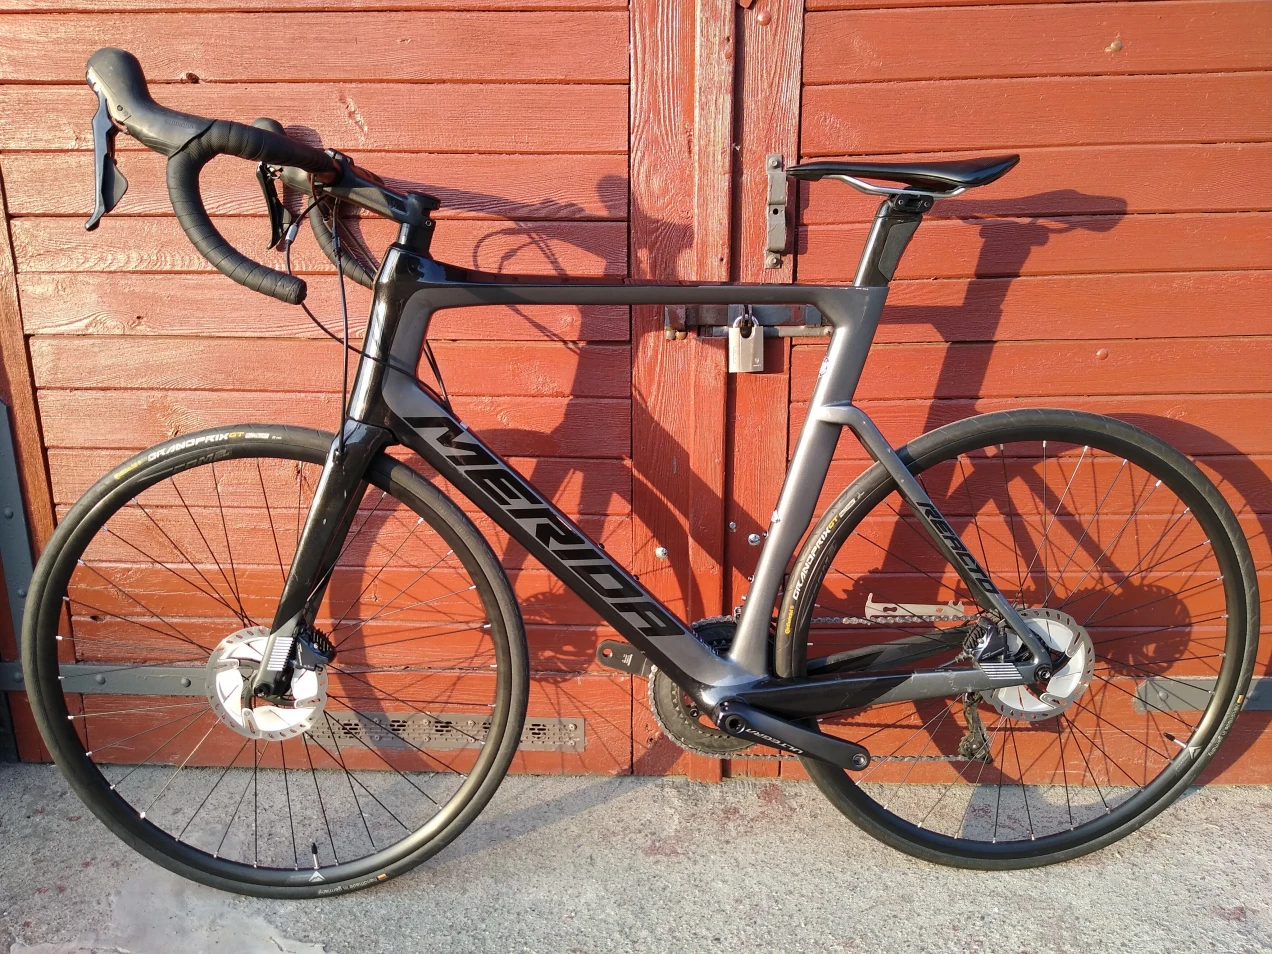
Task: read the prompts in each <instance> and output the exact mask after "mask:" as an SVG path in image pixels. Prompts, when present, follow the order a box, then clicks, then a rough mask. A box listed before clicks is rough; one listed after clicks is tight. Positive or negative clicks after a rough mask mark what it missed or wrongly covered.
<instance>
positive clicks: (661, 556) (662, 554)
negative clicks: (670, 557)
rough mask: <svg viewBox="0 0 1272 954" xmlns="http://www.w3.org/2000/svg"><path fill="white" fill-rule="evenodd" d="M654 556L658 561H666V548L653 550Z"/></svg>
mask: <svg viewBox="0 0 1272 954" xmlns="http://www.w3.org/2000/svg"><path fill="white" fill-rule="evenodd" d="M654 556H656V557H658V559H660V560H665V559H667V548H666V547H657V548H656V549H655V550H654Z"/></svg>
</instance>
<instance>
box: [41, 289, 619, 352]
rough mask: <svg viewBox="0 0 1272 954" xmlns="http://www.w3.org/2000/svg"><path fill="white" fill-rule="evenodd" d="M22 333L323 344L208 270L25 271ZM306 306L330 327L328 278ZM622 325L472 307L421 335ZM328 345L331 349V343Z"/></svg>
mask: <svg viewBox="0 0 1272 954" xmlns="http://www.w3.org/2000/svg"><path fill="white" fill-rule="evenodd" d="M18 289H19V293H20V296H21V299H22V302H23V306H24V313H23V317H24V319H25V322H26V330H27V333H28V334H39V335H86V334H110V335H198V336H204V335H207V336H217V337H253V338H262V337H277V338H325V336H324V335H323V334H322V332H321V331H319V330H318V329H317V328H315V327H314V325H313V323H312V322H310V320H309V318H308V317H307V316H306V315H305V313H304V312H302V311H301V310H300V309H298V308H295V307H293V306H291V305H285V304H283V303H282V302H279V301H276V300H274V299H273V298H266V297H265V296H263V295H259V294H257V293H256V292H253V291H249V290H248V289H246V288H244V287H242V286H241V285H237V284H235V283H234V282H231V281H229V280H228V279H226V278H224V277H222V276H221V275H216V274H207V275H145V274H135V273H134V274H118V273H110V272H80V273H74V274H70V273H60V272H28V273H26V274H23V275H22V276H20V277H19V279H18ZM345 289H346V293H347V295H348V300H349V315H350V334H351V336H352V337H353V338H355V339H360V338H361V337H362V334H363V331H364V329H365V326H366V318H365V317H364V316H365V315H366V314H367V313H368V312H369V310H370V306H371V293H370V292H369V291H367V290H366V289H364V288H362V287H361V286H359V285H354V284H353V283H352V282H348V283H346V285H345ZM305 303H306V304H307V305H309V307H310V309H311V310H312V311H313V312H314V313H315V314H317V315H318V317H319V318H321V319H323V320H324V321H326V322H327V324H328V326H329V327H331V328H333V329H335V328H338V327H339V320H340V291H339V288H338V287H337V285H336V281H335V276H334V272H333V274H332V276H331V277H329V278H314V279H311V280H310V282H309V295H308V297H307V298H306V299H305ZM629 324H630V321H629V319H628V315H627V309H626V308H625V307H619V306H601V305H598V306H586V307H578V306H574V305H527V306H518V307H517V308H515V309H513V308H505V307H501V306H494V305H491V306H480V307H476V308H450V309H447V310H445V311H440V312H438V313H437V314H436V315H435V316H434V318H433V321H432V323H431V324H430V325H429V338H430V339H431V340H433V341H440V340H472V341H542V340H545V339H547V340H550V341H626V340H627V336H628V331H629ZM332 346H333V347H334V344H333V345H332Z"/></svg>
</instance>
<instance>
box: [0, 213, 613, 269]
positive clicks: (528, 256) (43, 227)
mask: <svg viewBox="0 0 1272 954" xmlns="http://www.w3.org/2000/svg"><path fill="white" fill-rule="evenodd" d="M216 226H217V228H218V229H220V231H221V234H222V235H224V236H225V238H226V240H227V241H229V242H230V244H231V245H233V246H234V247H235V248H239V249H254V250H259V251H255V252H254V253H253V254H254V255H257V256H259V260H260V261H262V262H263V263H264V264H266V265H269V266H271V267H273V268H277V269H280V270H281V269H282V268H283V267H284V263H283V256H282V255H281V254H279V253H277V252H270V251H267V250H266V249H265V248H264V245H265V241H266V240H265V236H266V235H267V233H268V225H267V224H266V221H265V220H264V219H257V218H250V219H249V218H231V219H221V220H219V221H217V222H216ZM11 228H12V232H13V246H14V253H15V255H16V258H17V262H18V270H19V271H28V272H75V271H108V272H211V271H213V270H214V269H213V268H212V266H211V265H210V264H209V263H208V262H207V260H206V259H204V258H203V256H202V255H200V254H199V253H198V252H197V251H195V248H194V246H193V245H191V244H190V241H189V240H188V239H187V238H186V237H185V233H184V232H182V231H181V227H180V226H179V225H178V224H177V220H176V219H175V218H171V217H168V218H150V217H146V218H142V217H134V218H124V219H115V220H113V221H112V220H110V219H106V220H103V222H102V224H101V226H100V227H99V228H98V229H97V230H96V231H94V232H85V231H84V226H83V224H82V223H81V222H79V221H77V220H75V219H68V218H26V219H14V220H13V223H12V226H11ZM396 230H397V226H396V225H395V224H394V223H392V222H389V221H387V220H384V219H374V220H368V221H367V222H365V224H364V225H363V227H362V229H361V231H362V236H363V239H364V241H365V242H366V244H367V245H368V247H370V248H373V249H383V248H387V247H388V246H389V244H390V243H391V242H392V241H393V239H394V238H395V236H396V234H397V232H396ZM437 232H438V234H437V238H436V239H435V241H434V243H433V251H434V253H435V254H436V255H437V256H438V258H440V259H442V260H443V261H450V262H454V263H456V264H460V265H463V266H466V267H472V268H478V269H482V270H486V271H512V272H518V273H523V274H539V275H571V276H579V275H621V274H623V272H624V271H625V270H626V257H627V248H626V245H627V243H626V235H625V232H626V230H625V229H624V227H623V224H622V223H621V222H535V223H507V224H497V223H491V222H481V221H456V222H448V223H447V224H446V227H445V228H439V229H438V230H437ZM292 268H293V270H294V271H296V272H297V273H299V274H322V273H324V272H329V273H332V274H334V273H335V268H334V266H332V264H331V263H330V262H329V261H328V260H327V258H326V256H325V255H323V253H322V252H321V251H319V249H318V245H317V243H316V242H314V240H313V237H312V235H311V234H310V233H309V232H307V231H306V232H302V233H301V236H300V238H298V239H297V241H296V244H295V246H294V247H293V249H292Z"/></svg>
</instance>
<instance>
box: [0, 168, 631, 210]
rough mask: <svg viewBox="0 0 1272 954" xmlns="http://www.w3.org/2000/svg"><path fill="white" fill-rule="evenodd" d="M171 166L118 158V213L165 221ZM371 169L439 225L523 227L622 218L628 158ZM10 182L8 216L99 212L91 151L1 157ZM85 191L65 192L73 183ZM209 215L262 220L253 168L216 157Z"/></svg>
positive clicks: (208, 171) (206, 183)
mask: <svg viewBox="0 0 1272 954" xmlns="http://www.w3.org/2000/svg"><path fill="white" fill-rule="evenodd" d="M166 163H167V160H166V159H165V158H164V157H163V156H160V155H158V154H157V153H151V152H143V153H129V154H128V155H126V156H121V157H120V168H121V169H122V171H123V172H124V175H126V176H127V177H128V193H127V195H125V196H124V199H123V201H122V202H120V203H119V205H118V206H117V207H116V208H115V209H114V211H112V212H111V215H112V216H119V215H168V214H170V213H171V211H172V205H171V203H170V202H169V200H168V186H167V179H166V178H165V175H166V173H165V168H166ZM369 165H370V166H371V171H372V172H374V173H375V174H376V175H378V176H380V177H381V178H383V179H384V180H385V182H387V183H388V185H390V186H391V187H393V188H395V189H406V190H412V189H414V190H422V191H424V192H428V193H430V194H431V195H435V196H437V197H438V198H439V199H441V201H442V208H441V209H439V210H438V211H437V212H436V213H434V217H435V218H437V219H439V220H440V219H448V218H499V219H517V220H520V221H527V222H529V221H536V220H544V219H547V220H563V219H607V220H613V219H625V218H626V217H627V157H626V156H624V155H596V156H588V155H543V156H499V155H494V156H492V155H437V154H431V153H401V152H390V153H384V154H382V155H376V156H374V157H372V158H371V159H370V160H369ZM0 168H3V170H4V176H5V184H6V185H7V186H8V197H9V212H10V214H11V215H13V216H23V215H83V216H85V217H86V218H87V216H88V215H89V213H90V212H92V210H93V190H92V187H91V186H90V185H89V183H91V182H92V181H93V155H92V153H91V152H87V151H80V152H64V153H57V154H49V153H38V154H27V153H17V154H11V155H6V156H3V157H0ZM75 182H80V183H84V184H85V187H84V188H74V189H72V188H67V183H75ZM200 187H201V194H202V195H203V201H204V204H205V205H206V206H207V209H208V212H209V213H211V214H212V215H217V216H220V215H260V214H261V212H262V210H263V209H264V204H263V200H262V199H261V190H260V186H258V185H257V183H256V178H255V175H254V172H253V168H252V166H251V165H250V164H249V163H245V162H241V161H237V160H235V159H232V158H219V159H214V160H213V161H212V162H211V163H209V164H208V166H207V167H206V168H205V169H204V171H203V175H202V177H201V178H200Z"/></svg>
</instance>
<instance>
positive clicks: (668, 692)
mask: <svg viewBox="0 0 1272 954" xmlns="http://www.w3.org/2000/svg"><path fill="white" fill-rule="evenodd" d="M737 628H738V624H737V622H736V621H735V620H734V619H733V617H732V616H714V617H712V618H710V619H702V620H699V621H698V622H696V623H694V624H693V625H692V629H693V631H694V633H695V634H696V635H697V637H698V639H700V640H701V641H702V642H703V643H705V644H706V645H707V646H708V647H709V648H710V649H711V650H712V651H714V652H715V653H716V655H719V656H723V655H724V654H725V653H727V652H728V651H729V647H730V646H731V645H732V644H733V636H734V634H735V633H736V632H737ZM649 708H650V709H652V710H653V713H654V718H655V719H656V720H657V721H658V727H659V728H660V729H662V731H663V734H664V735H665V736H667V738H669V739H671V741H673V742H675V743H676V744H677V745H678V746H680V747H681V748H682V749H685V750H686V751H689V752H695V753H697V754H698V755H708V756H712V757H713V758H723V757H725V756H729V755H732V754H733V753H735V752H740V751H742V750H743V749H747V748H750V747H751V746H752V745H754V744H755V743H754V742H753V741H751V740H749V739H745V738H737V737H734V736H732V735H729V733H727V732H724V731H722V730H721V729H718V728H716V727H715V725H713V724H711V723H710V722H709V721H707V720H705V719H704V715H705V714H704V713H703V712H702V710H701V709H700V708H699V706H698V704H697V703H696V702H694V700H693V699H691V698H690V697H689V694H688V693H686V692H685V691H684V690H683V689H681V688H680V687H679V686H677V685H676V684H675V683H674V682H673V681H672V680H671V678H670V677H669V676H668V675H667V674H666V673H665V672H663V671H662V670H660V669H658V668H657V667H653V668H651V671H650V674H649Z"/></svg>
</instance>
